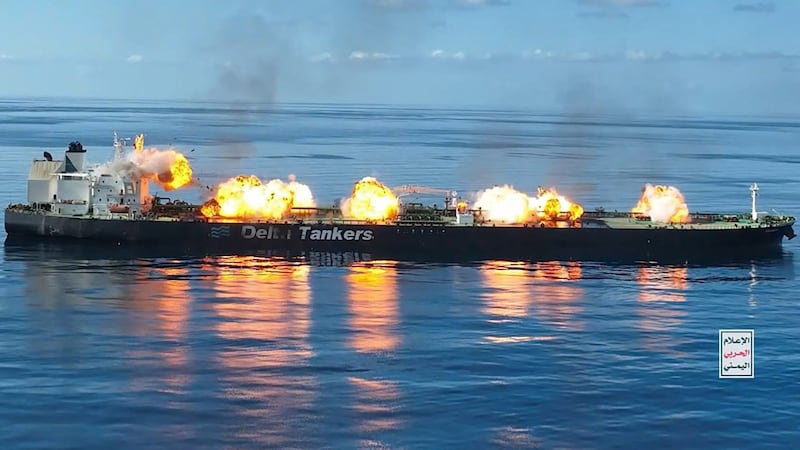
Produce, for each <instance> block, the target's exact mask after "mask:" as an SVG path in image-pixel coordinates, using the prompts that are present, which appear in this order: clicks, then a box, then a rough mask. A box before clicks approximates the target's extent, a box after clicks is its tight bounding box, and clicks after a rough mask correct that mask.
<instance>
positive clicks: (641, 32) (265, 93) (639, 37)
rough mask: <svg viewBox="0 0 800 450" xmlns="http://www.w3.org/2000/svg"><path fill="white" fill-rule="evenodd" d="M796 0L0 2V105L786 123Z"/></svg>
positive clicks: (797, 56) (799, 43) (799, 54)
mask: <svg viewBox="0 0 800 450" xmlns="http://www.w3.org/2000/svg"><path fill="white" fill-rule="evenodd" d="M798 19H800V2H795V1H786V2H777V1H775V2H765V1H746V0H739V1H737V0H328V1H324V0H296V1H278V0H273V1H258V2H257V1H222V0H219V1H210V0H194V1H189V0H186V1H176V0H163V1H155V0H140V1H136V2H134V1H122V0H106V1H100V0H83V1H77V0H76V1H70V2H67V1H57V0H49V1H48V0H26V1H23V0H3V1H2V2H0V96H70V97H71V96H77V97H114V98H141V99H191V100H211V99H220V100H231V101H233V100H252V101H264V102H273V101H277V102H282V101H285V102H293V101H303V102H346V103H361V102H367V103H375V102H388V103H405V104H437V105H457V106H461V105H492V106H512V107H523V108H531V109H552V108H559V107H564V106H565V105H569V104H573V103H580V104H581V105H582V106H581V108H582V109H591V108H607V107H612V106H613V107H617V108H621V109H651V110H668V111H672V110H674V111H675V112H683V111H686V110H698V111H719V112H728V111H730V112H744V113H748V112H759V113H762V112H767V113H786V112H792V111H794V110H795V109H796V105H797V104H798V100H800V98H799V97H800V95H799V94H800V81H798V78H800V77H799V76H800V33H797V32H796V27H797V23H798Z"/></svg>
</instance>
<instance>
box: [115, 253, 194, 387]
mask: <svg viewBox="0 0 800 450" xmlns="http://www.w3.org/2000/svg"><path fill="white" fill-rule="evenodd" d="M188 275H189V270H188V269H186V268H185V267H177V266H176V267H159V266H150V265H149V264H142V265H139V266H138V267H137V275H136V282H135V284H133V285H132V287H133V288H132V289H130V291H129V293H128V302H127V304H128V306H129V307H132V308H133V309H134V311H132V313H133V314H130V315H128V316H127V319H129V320H130V322H129V323H128V326H129V327H130V330H129V331H130V332H131V334H133V335H135V336H139V337H142V338H152V337H156V336H157V337H159V338H161V339H163V340H165V341H167V342H166V344H164V345H158V346H151V345H148V346H146V347H144V346H141V347H139V349H138V350H132V351H130V352H129V353H128V358H129V360H130V361H135V365H136V369H137V373H140V374H141V376H135V377H134V378H133V379H131V387H132V388H133V389H134V390H146V389H155V390H160V391H167V392H171V393H182V392H183V391H184V388H185V386H186V385H187V384H188V382H189V380H188V379H187V377H186V375H185V374H186V373H187V372H188V371H187V370H186V367H187V364H188V355H187V347H186V345H185V342H186V337H187V336H186V335H187V320H188V317H189V307H190V303H191V296H190V294H189V289H190V286H189V282H188V280H187V277H188ZM141 311H144V312H146V314H143V315H139V314H138V313H139V312H141ZM153 318H155V320H153ZM153 347H156V348H157V350H153ZM155 374H162V376H161V377H159V378H158V379H154V378H153V377H154V375H155Z"/></svg>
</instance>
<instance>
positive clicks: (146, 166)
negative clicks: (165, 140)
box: [123, 148, 193, 191]
mask: <svg viewBox="0 0 800 450" xmlns="http://www.w3.org/2000/svg"><path fill="white" fill-rule="evenodd" d="M126 164H130V167H127V168H124V169H123V170H125V171H128V172H129V173H130V174H131V175H134V176H137V177H147V178H150V179H152V180H153V181H155V182H157V183H159V184H160V185H161V186H163V187H164V189H166V190H168V191H171V190H173V189H179V188H182V187H184V186H187V185H189V184H191V183H192V177H193V174H192V166H191V165H190V164H189V160H187V159H186V157H185V156H184V155H183V154H182V153H180V152H178V151H175V150H172V149H170V150H159V149H157V148H147V149H142V150H137V151H135V152H134V153H132V154H131V155H130V160H129V161H128V162H127V163H126Z"/></svg>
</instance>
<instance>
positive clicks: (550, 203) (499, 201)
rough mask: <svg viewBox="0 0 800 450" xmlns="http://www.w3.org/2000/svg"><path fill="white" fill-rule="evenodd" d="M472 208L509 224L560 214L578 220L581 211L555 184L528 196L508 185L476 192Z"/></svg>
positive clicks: (493, 219)
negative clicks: (557, 189)
mask: <svg viewBox="0 0 800 450" xmlns="http://www.w3.org/2000/svg"><path fill="white" fill-rule="evenodd" d="M474 209H481V210H482V211H483V213H484V217H485V218H486V219H488V220H491V221H492V222H499V223H509V224H514V223H526V222H531V221H534V220H537V219H538V220H557V219H559V218H560V217H563V218H568V219H569V220H577V219H579V218H580V217H581V216H582V215H583V208H582V207H581V205H579V204H577V203H573V202H571V201H569V200H568V199H567V198H566V197H564V196H563V195H560V194H559V193H558V192H557V191H556V190H555V189H554V188H551V189H543V188H539V191H538V192H537V196H536V197H529V196H528V194H526V193H524V192H520V191H518V190H516V189H514V188H513V187H512V186H509V185H503V186H495V187H493V188H490V189H486V190H483V191H481V192H479V193H478V199H477V200H476V202H475V205H474Z"/></svg>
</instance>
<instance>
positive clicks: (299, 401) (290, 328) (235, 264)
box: [206, 256, 316, 447]
mask: <svg viewBox="0 0 800 450" xmlns="http://www.w3.org/2000/svg"><path fill="white" fill-rule="evenodd" d="M213 262H214V265H213V267H212V266H211V265H210V264H208V265H206V268H207V269H208V270H210V271H212V272H213V273H214V278H215V279H214V285H215V286H214V290H215V292H216V293H217V298H216V301H215V303H214V305H213V309H214V311H215V312H216V314H217V317H218V318H219V321H218V322H217V324H216V327H215V328H216V331H217V334H218V336H219V337H220V338H221V339H223V340H225V341H230V342H231V343H230V344H227V345H226V344H223V347H222V349H221V350H220V351H219V353H218V359H219V363H220V364H221V366H222V367H223V369H224V375H223V380H222V385H223V392H224V395H225V397H226V398H227V399H228V400H229V401H232V402H234V403H236V410H237V411H238V412H239V413H240V414H241V415H242V416H244V417H243V420H242V423H241V427H240V428H239V429H238V430H237V431H239V432H241V434H243V435H244V436H246V437H247V439H249V440H251V441H252V442H254V443H257V444H259V445H267V446H279V447H285V446H287V445H292V444H293V443H296V441H297V442H300V441H303V440H304V439H305V438H306V435H305V434H304V432H303V424H302V423H296V422H294V421H291V420H289V419H288V418H290V417H298V415H302V412H303V411H307V410H309V409H311V404H312V402H313V400H314V392H315V390H314V389H315V384H316V382H315V380H314V378H313V377H311V376H305V375H285V373H286V369H287V368H289V369H291V368H298V367H303V366H307V365H308V360H309V358H310V357H311V356H313V352H312V350H311V346H310V344H309V343H308V338H309V327H310V314H311V288H310V286H309V282H308V277H309V266H307V265H297V264H292V263H289V262H287V261H283V260H275V259H267V258H257V257H234V256H231V257H221V258H216V259H214V260H213ZM234 342H235V343H234ZM298 422H302V421H298Z"/></svg>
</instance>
